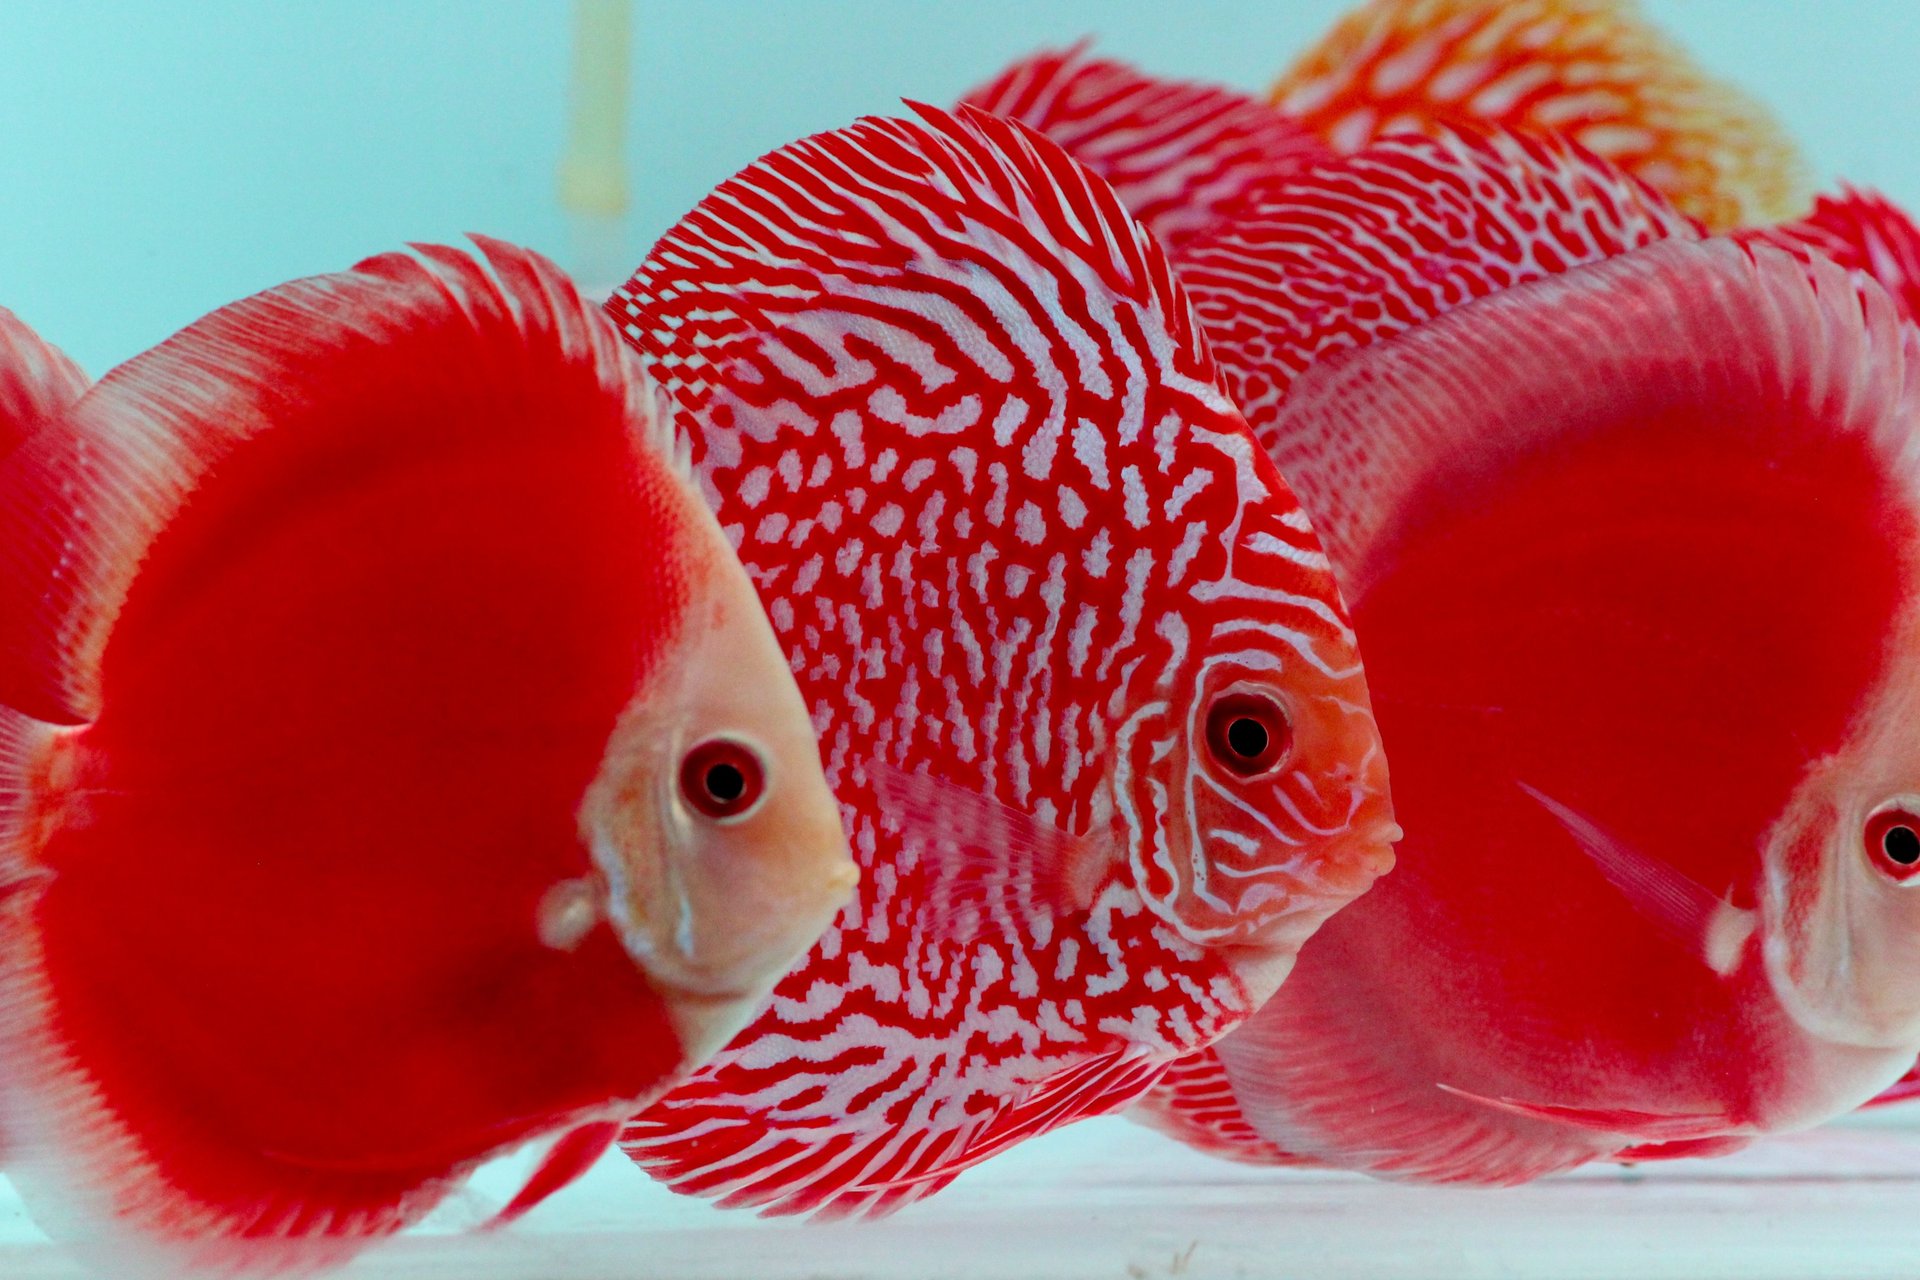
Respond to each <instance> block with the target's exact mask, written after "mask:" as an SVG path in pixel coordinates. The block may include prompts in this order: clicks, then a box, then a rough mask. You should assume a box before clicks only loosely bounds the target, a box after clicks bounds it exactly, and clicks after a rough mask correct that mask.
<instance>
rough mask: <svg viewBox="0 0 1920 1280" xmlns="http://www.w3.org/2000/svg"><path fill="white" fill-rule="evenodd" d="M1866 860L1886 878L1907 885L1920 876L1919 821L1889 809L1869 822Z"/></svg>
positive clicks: (1905, 813) (1897, 810)
mask: <svg viewBox="0 0 1920 1280" xmlns="http://www.w3.org/2000/svg"><path fill="white" fill-rule="evenodd" d="M1865 843H1866V846H1867V856H1868V857H1869V858H1871V859H1873V863H1874V865H1875V866H1877V867H1879V868H1880V870H1881V872H1882V873H1883V874H1885V875H1888V876H1891V877H1892V878H1893V879H1895V880H1899V881H1903V882H1904V881H1907V880H1911V879H1913V878H1914V877H1916V876H1920V817H1915V816H1914V815H1913V814H1911V813H1908V812H1907V811H1906V810H1905V809H1888V810H1886V811H1884V812H1882V813H1876V814H1874V815H1873V816H1872V817H1871V818H1868V819H1867V830H1866V840H1865Z"/></svg>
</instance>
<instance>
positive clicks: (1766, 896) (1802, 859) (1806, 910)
mask: <svg viewBox="0 0 1920 1280" xmlns="http://www.w3.org/2000/svg"><path fill="white" fill-rule="evenodd" d="M1908 652H1911V650H1909V651H1908ZM1891 665H1892V667H1893V670H1892V671H1891V672H1890V674H1889V678H1888V680H1887V682H1886V684H1885V686H1884V688H1885V690H1886V692H1884V693H1883V694H1882V695H1881V697H1880V698H1879V699H1878V701H1877V703H1876V704H1875V705H1874V706H1873V707H1872V709H1871V710H1870V711H1869V712H1868V713H1867V714H1865V715H1863V716H1862V718H1861V722H1860V725H1861V727H1860V728H1859V729H1858V730H1857V731H1856V733H1855V734H1854V736H1853V739H1852V741H1850V742H1849V743H1848V745H1847V746H1846V747H1845V748H1844V749H1843V750H1842V751H1840V752H1838V753H1836V754H1835V755H1834V756H1833V757H1831V758H1829V759H1828V760H1826V761H1823V762H1822V763H1821V764H1820V765H1818V766H1816V768H1815V769H1814V770H1812V771H1811V772H1810V773H1809V775H1808V777H1807V779H1806V780H1805V781H1804V782H1803V783H1802V784H1801V787H1800V789H1799V791H1798V792H1797V793H1796V795H1795V797H1794V800H1793V803H1792V805H1791V806H1790V807H1789V809H1788V811H1787V813H1786V815H1785V816H1784V817H1783V818H1782V820H1781V821H1780V822H1779V823H1778V824H1777V825H1776V827H1775V829H1774V833H1773V836H1772V838H1771V840H1770V841H1769V844H1768V847H1767V849H1766V861H1765V867H1766V876H1765V882H1764V885H1763V891H1762V895H1761V899H1762V900H1761V914H1762V928H1763V931H1764V935H1765V948H1766V951H1765V955H1766V962H1767V972H1768V975H1769V976H1770V978H1771V979H1772V982H1773V986H1774V989H1775V991H1776V993H1777V994H1778V995H1779V997H1780V1000H1781V1003H1782V1004H1784V1005H1785V1006H1786V1008H1787V1009H1788V1011H1789V1012H1790V1013H1791V1014H1792V1015H1793V1016H1794V1018H1795V1020H1796V1021H1797V1022H1799V1023H1800V1024H1801V1025H1802V1026H1803V1027H1805V1028H1806V1029H1807V1030H1808V1031H1809V1032H1810V1033H1812V1034H1814V1035H1816V1036H1818V1037H1820V1038H1821V1039H1825V1040H1830V1041H1833V1042H1836V1043H1840V1044H1850V1045H1860V1046H1869V1047H1878V1048H1896V1047H1906V1046H1920V661H1916V660H1915V659H1914V658H1913V657H1910V656H1906V655H1905V654H1903V655H1902V656H1900V657H1898V658H1896V659H1895V661H1894V662H1893V663H1892V664H1891Z"/></svg>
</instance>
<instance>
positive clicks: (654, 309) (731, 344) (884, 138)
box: [608, 108, 1396, 1214]
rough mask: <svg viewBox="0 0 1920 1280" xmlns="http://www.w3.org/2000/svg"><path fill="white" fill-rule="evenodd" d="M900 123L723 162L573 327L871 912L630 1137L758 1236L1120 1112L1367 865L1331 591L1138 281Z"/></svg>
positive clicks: (1029, 179)
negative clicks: (751, 626)
mask: <svg viewBox="0 0 1920 1280" xmlns="http://www.w3.org/2000/svg"><path fill="white" fill-rule="evenodd" d="M916 110H918V112H919V116H920V118H919V119H918V120H888V119H869V120H864V121H861V122H859V123H857V124H855V125H853V126H852V127H850V128H847V129H843V130H840V131H837V132H833V133H827V134H822V135H818V136H816V137H813V138H810V139H807V140H805V141H802V142H799V143H796V144H794V145H793V146H790V147H786V148H784V149H782V150H780V151H778V152H775V153H774V154H772V155H771V156H769V157H767V158H766V159H764V160H762V161H761V162H759V163H758V164H755V165H753V166H752V167H750V168H749V169H747V170H746V171H744V172H743V173H742V174H740V175H739V176H738V177H736V178H734V179H733V180H731V181H730V182H728V183H726V184H724V185H723V186H722V187H721V188H720V189H719V190H718V191H716V192H715V193H714V194H713V195H712V196H710V197H709V198H708V199H707V200H705V201H704V202H703V203H702V204H701V205H700V207H699V208H698V209H696V210H695V211H694V213H692V214H691V215H690V216H689V217H688V218H687V219H686V220H685V221H683V222H682V223H681V224H680V226H679V227H678V228H676V229H675V230H674V231H673V232H671V233H670V234H669V235H668V236H666V238H665V239H663V240H662V241H661V242H660V244H659V245H658V246H657V247H656V249H655V250H654V252H653V254H652V255H651V256H650V257H649V259H648V261H647V262H646V263H645V264H644V265H643V266H642V267H641V269H640V271H639V272H638V274H636V275H635V277H634V278H633V280H632V281H631V282H629V284H628V285H627V286H626V287H625V288H624V289H623V290H621V292H620V293H619V294H618V295H617V296H616V297H615V298H614V299H613V300H612V301H611V302H610V303H609V304H608V305H609V309H610V310H611V311H612V313H613V314H614V315H615V317H616V318H617V319H618V320H619V321H620V322H621V323H622V324H623V325H624V327H625V330H626V333H627V334H628V336H629V338H630V340H631V341H633V342H634V343H635V344H636V345H637V346H638V347H639V348H640V349H641V350H642V351H643V352H644V353H646V355H647V356H648V358H649V361H650V363H651V366H652V368H653V369H654V371H655V373H656V375H657V376H658V377H659V378H660V379H661V380H662V382H663V383H664V384H665V385H666V386H668V387H669V389H670V390H672V391H673V392H674V393H676V394H677V395H679V396H680V397H681V398H682V399H683V400H684V401H686V402H687V403H688V404H689V405H690V406H694V407H696V408H697V410H698V416H699V419H700V420H701V421H702V422H703V423H705V424H707V425H706V426H705V427H704V428H703V430H702V434H701V436H700V437H699V438H698V439H697V440H696V441H695V446H694V447H695V461H696V465H697V466H698V469H699V470H700V473H701V474H702V476H703V477H704V479H705V482H706V484H707V486H708V490H709V492H710V494H711V496H712V498H713V500H714V502H715V503H716V506H717V510H718V513H719V516H720V519H721V522H722V524H723V526H724V527H725V528H726V529H727V530H728V532H729V534H730V536H731V537H732V538H733V539H734V540H735V542H736V544H737V545H738V547H739V550H740V554H741V558H742V560H743V562H744V563H745V564H746V565H747V566H748V571H749V573H750V574H751V575H752V576H753V578H754V580H755V582H756V584H757V585H758V586H759V588H760V591H761V593H762V596H763V598H764V599H765V601H766V603H767V607H768V612H769V615H770V616H771V618H772V619H773V622H774V626H775V629H776V631H777V632H778V633H779V636H780V639H781V640H782V642H783V643H784V644H785V645H786V646H787V650H788V654H789V657H790V660H791V662H792V665H793V668H794V671H795V673H796V675H797V677H798V679H799V681H800V685H801V688H802V690H803V691H804V693H805V695H806V697H807V698H808V700H809V702H810V703H811V705H812V708H813V716H814V723H815V725H816V727H817V728H818V729H819V731H820V736H821V753H822V757H823V759H824V761H825V763H826V767H827V770H828V774H829V777H830V779H831V781H832V783H833V785H834V787H835V789H836V791H837V794H838V795H839V797H840V799H841V803H842V805H843V808H844V811H845V814H846V817H847V820H848V827H849V831H850V833H851V836H852V840H853V846H854V852H855V857H856V859H857V860H858V861H859V862H860V863H861V865H862V867H863V868H864V872H865V874H864V878H863V881H862V888H861V891H860V894H859V897H858V900H857V901H856V903H855V904H854V906H853V907H852V908H850V909H849V910H848V911H847V912H846V913H844V914H843V915H842V916H841V918H840V920H839V921H838V922H837V926H836V928H834V929H833V930H832V931H831V932H830V933H829V934H828V935H827V937H826V938H825V940H824V941H823V942H822V944H821V945H820V946H819V947H817V948H816V949H815V950H814V952H813V954H812V955H811V956H810V957H809V959H808V961H807V962H806V963H805V964H804V965H803V966H802V967H801V968H799V969H798V970H796V971H795V972H794V973H793V974H792V975H790V976H789V977H788V978H787V979H786V980H785V981H783V982H782V983H781V984H780V986H779V987H778V989H777V990H776V993H775V998H774V1004H773V1007H772V1009H771V1010H770V1011H769V1012H768V1014H767V1015H766V1016H765V1017H763V1018H762V1019H761V1020H760V1021H759V1022H758V1023H757V1024H756V1025H754V1026H753V1027H752V1028H750V1029H749V1030H748V1032H747V1033H746V1034H745V1035H744V1036H743V1037H742V1038H741V1039H740V1040H738V1041H736V1042H735V1043H734V1045H733V1046H732V1047H731V1048H730V1049H729V1050H728V1051H727V1052H726V1053H724V1054H723V1055H722V1056H721V1058H719V1059H718V1060H716V1062H715V1064H714V1065H713V1066H712V1067H711V1068H710V1069H709V1070H707V1071H705V1072H703V1073H701V1074H700V1075H699V1076H698V1077H696V1078H695V1079H694V1080H693V1081H692V1082H690V1083H689V1084H687V1085H684V1086H681V1087H679V1088H677V1089H676V1090H674V1091H673V1092H672V1093H670V1094H669V1095H668V1096H667V1097H666V1098H665V1099H664V1100H663V1101H662V1102H660V1103H658V1104H656V1105H654V1106H653V1107H651V1108H650V1109H649V1110H648V1111H647V1112H646V1113H644V1114H643V1115H642V1116H641V1117H640V1119H639V1120H638V1121H637V1122H636V1123H635V1124H634V1125H633V1126H632V1127H631V1128H630V1129H629V1130H628V1133H627V1136H626V1147H627V1150H628V1151H629V1153H630V1154H632V1155H633V1156H634V1158H635V1159H637V1160H638V1161H640V1163H641V1164H642V1165H644V1166H645V1167H646V1168H647V1169H648V1170H649V1171H650V1172H652V1173H653V1174H655V1175H656V1176H658V1177H660V1178H662V1179H664V1180H665V1181H667V1182H668V1183H669V1184H670V1185H672V1186H673V1187H674V1188H676V1189H677V1190H680V1191H683V1192H689V1193H694V1194H700V1195H707V1196H714V1197H719V1198H720V1199H721V1200H722V1201H723V1202H724V1203H728V1204H741V1205H756V1206H760V1207H762V1208H763V1209H766V1210H768V1211H771V1212H783V1213H789V1212H805V1211H809V1210H825V1211H827V1212H831V1213H836V1214H846V1213H861V1212H866V1213H872V1212H883V1211H885V1210H888V1209H890V1208H893V1207H896V1206H898V1205H899V1204H902V1203H905V1202H907V1201H909V1200H911V1199H914V1198H916V1197H918V1196H921V1195H924V1194H926V1193H928V1192H930V1191H932V1190H935V1189H937V1188H938V1187H940V1186H942V1185H944V1184H945V1182H946V1181H948V1180H950V1178H951V1177H952V1176H953V1175H954V1174H955V1173H957V1172H958V1171H960V1170H962V1169H964V1168H966V1167H967V1166H968V1165H970V1164H972V1163H975V1162H977V1161H979V1160H981V1159H983V1158H985V1157H986V1156H988V1155H991V1154H992V1153H994V1152H996V1151H999V1150H1002V1149H1004V1148H1005V1147H1006V1146H1008V1145H1010V1144H1011V1143H1013V1142H1016V1141H1018V1140H1020V1139H1022V1138H1025V1137H1029V1136H1032V1135H1034V1134H1038V1133H1042V1132H1044V1131H1046V1130H1048V1129H1050V1128H1053V1127H1055V1126H1057V1125H1060V1124H1064V1123H1066V1122H1068V1121H1070V1120H1073V1119H1076V1118H1078V1117H1081V1116H1085V1115H1091V1114H1096V1113H1099V1112H1103V1111H1111V1110H1114V1109H1117V1108H1118V1107H1120V1106H1122V1105H1124V1104H1126V1103H1127V1102H1130V1101H1132V1100H1133V1099H1134V1098H1136V1097H1138V1096H1139V1095H1140V1094H1141V1093H1142V1092H1144V1091H1145V1090H1146V1089H1147V1088H1148V1087H1149V1086H1150V1085H1151V1084H1152V1082H1153V1080H1154V1079H1155V1078H1156V1077H1157V1076H1158V1074H1159V1073H1160V1071H1161V1070H1162V1069H1163V1068H1164V1066H1165V1065H1166V1064H1167V1063H1168V1062H1170V1061H1172V1060H1173V1059H1174V1058H1176V1057H1178V1056H1180V1055H1181V1054H1183V1053H1186V1052H1188V1051H1190V1050H1192V1049H1194V1048H1197V1047H1199V1046H1200V1045H1203V1044H1205V1043H1207V1042H1208V1041H1210V1040H1212V1039H1213V1038H1214V1037H1216V1036H1218V1035H1219V1034H1221V1033H1222V1032H1224V1031H1225V1030H1227V1029H1228V1028H1229V1027H1231V1026H1233V1025H1234V1024H1235V1023H1236V1022H1237V1021H1238V1020H1239V1019H1240V1018H1242V1017H1244V1016H1245V1015H1246V1014H1247V1013H1249V1012H1250V1011H1251V1010H1252V1009H1253V1008H1255V1007H1257V1006H1258V1005H1259V1003H1260V1002H1261V1001H1262V1000H1264V999H1265V998H1266V996H1267V995H1269V994H1270V993H1271V992H1272V990H1273V989H1274V988H1275V987H1276V986H1277V985H1278V984H1279V983H1280V981H1281V980H1282V978H1283V977H1284V976H1285V974H1286V972H1287V970H1288V969H1289V967H1290V966H1291V963H1292V958H1293V956H1294V954H1295V952H1296V950H1297V948H1298V947H1299V945H1300V943H1301V942H1302V941H1303V940H1304V939H1305V938H1306V937H1307V936H1308V935H1310V934H1311V933H1312V932H1313V930H1314V929H1315V928H1317V927H1318V926H1319V924H1320V923H1321V921H1323V920H1324V919H1325V918H1326V917H1327V915H1328V914H1330V913H1332V912H1334V911H1335V910H1337V909H1338V908H1340V907H1341V906H1343V905H1344V904H1345V903H1346V902H1348V901H1349V900H1351V899H1352V898H1353V897H1354V896H1355V895H1356V894H1359V893H1360V892H1361V891H1362V890H1364V889H1365V888H1367V886H1368V885H1369V884H1370V883H1371V882H1372V881H1373V879H1374V878H1375V877H1376V876H1377V875H1379V874H1380V873H1381V872H1383V871H1384V870H1386V869H1387V867H1388V866H1389V865H1390V863H1391V854H1390V851H1389V843H1390V841H1391V840H1392V839H1393V838H1394V836H1395V834H1396V832H1395V828H1394V827H1393V825H1392V820H1391V818H1390V816H1389V808H1388V801H1387V794H1386V775H1385V768H1384V762H1383V760H1382V757H1381V753H1380V746H1379V742H1378V738H1377V735H1376V733H1375V730H1374V726H1373V721H1372V715H1371V712H1370V710H1369V707H1368V701H1367V692H1366V685H1365V681H1364V679H1363V674H1362V670H1361V666H1360V661H1359V657H1358V655H1357V654H1356V652H1355V650H1354V647H1353V643H1352V637H1351V634H1350V632H1349V628H1348V624H1347V621H1346V616H1345V613H1344V611H1343V608H1342V605H1341V603H1340V600H1339V595H1338V592H1337V590H1336V588H1335V585H1334V581H1333V578H1332V576H1331V574H1330V572H1329V569H1328V565H1327V561H1326V557H1325V556H1324V555H1323V554H1322V553H1321V551H1320V548H1319V545H1318V543H1317V541H1316V540H1315V537H1314V535H1313V533H1312V531H1311V528H1310V526H1309V524H1308V522H1307V520H1306V519H1305V517H1304V516H1303V514H1302V513H1301V511H1300V509H1299V505H1298V504H1297V502H1296V501H1295V500H1294V498H1293V496H1292V494H1291V493H1290V492H1289V491H1288V489H1287V487H1286V485H1285V483H1284V482H1283V481H1282V480H1281V478H1280V476H1279V475H1278V474H1277V473H1276V472H1275V471H1274V469H1273V467H1272V465H1271V464H1270V463H1269V462H1268V461H1267V459H1266V457H1265V456H1264V454H1262V452H1261V451H1260V449H1259V447H1258V445H1257V444H1256V443H1255V442H1254V440H1253V438H1252V436H1251V435H1250V434H1249V433H1248V431H1247V429H1246V425H1245V423H1244V421H1243V419H1242V418H1241V416H1240V414H1239V412H1238V411H1237V410H1236V409H1235V408H1234V406H1233V404H1232V403H1231V401H1230V400H1229V399H1228V398H1227V397H1226V395H1225V394H1223V392H1222V391H1221V389H1220V386H1219V383H1218V380H1217V376H1216V372H1215V369H1214V365H1213V361H1212V358H1211V356H1210V355H1209V354H1208V352H1207V349H1206V346H1205V344H1204V343H1203V342H1202V341H1201V339H1200V336H1199V333H1198V331H1197V329H1196V328H1195V326H1194V324H1193V320H1192V316H1191V314H1190V312H1189V309H1188V306H1187V301H1186V298H1185V295H1184V294H1183V293H1182V291H1181V289H1180V287H1179V286H1178V284H1177V283H1176V282H1175V280H1174V278H1173V275H1172V273H1171V272H1170V271H1169V269H1168V266H1167V261H1166V258H1165V256H1164V254H1163V253H1162V251H1161V249H1160V248H1159V247H1158V246H1157V245H1156V244H1155V242H1154V241H1153V240H1152V238H1151V237H1150V236H1149V235H1148V234H1147V233H1146V232H1145V231H1144V230H1143V229H1142V228H1141V227H1140V226H1139V224H1138V223H1137V222H1135V221H1134V220H1133V219H1132V218H1130V217H1129V216H1128V215H1127V214H1126V212H1125V211H1124V210H1123V208H1122V207H1121V205H1120V202H1119V201H1118V199H1117V198H1116V197H1115V195H1114V192H1113V190H1112V189H1111V188H1110V187H1108V186H1107V185H1106V184H1105V183H1103V182H1101V181H1099V180H1098V179H1097V178H1095V177H1093V176H1092V175H1091V174H1089V173H1088V172H1087V171H1086V170H1085V169H1083V168H1081V167H1080V166H1078V165H1076V164H1074V163H1072V162H1071V161H1070V160H1069V159H1068V157H1067V156H1066V155H1065V154H1064V153H1062V152H1061V151H1060V149H1059V148H1058V147H1056V146H1054V145H1052V144H1050V143H1048V142H1046V141H1045V140H1043V139H1040V138H1038V137H1035V136H1033V135H1031V134H1028V133H1026V132H1024V131H1023V130H1021V129H1020V128H1018V127H1017V126H1015V125H1013V124H1010V123H1007V122H1005V121H1001V120H996V119H993V118H991V117H988V116H985V115H982V114H978V113H972V112H963V113H962V114H960V115H958V116H955V115H949V114H947V113H944V112H941V111H937V110H934V109H932V108H916Z"/></svg>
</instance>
